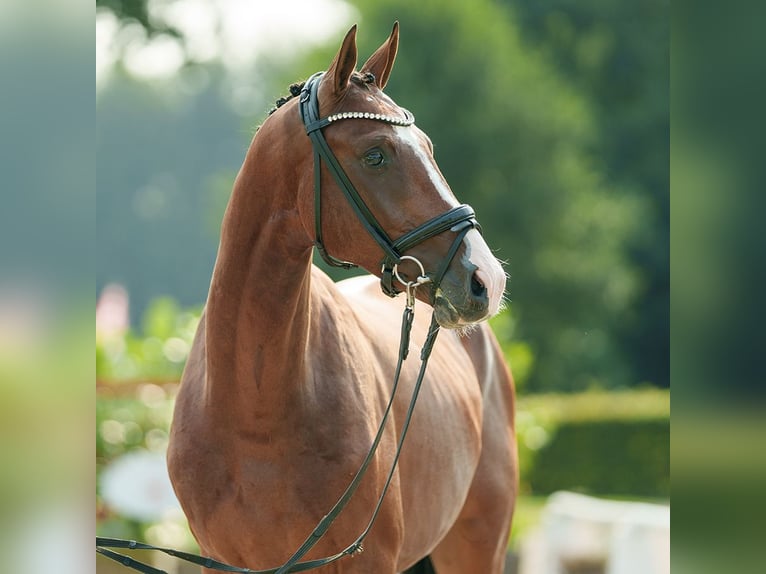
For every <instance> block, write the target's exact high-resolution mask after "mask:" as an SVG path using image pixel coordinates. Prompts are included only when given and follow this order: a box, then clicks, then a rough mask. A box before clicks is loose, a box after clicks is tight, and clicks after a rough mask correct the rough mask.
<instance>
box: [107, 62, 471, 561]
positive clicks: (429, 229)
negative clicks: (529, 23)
mask: <svg viewBox="0 0 766 574" xmlns="http://www.w3.org/2000/svg"><path fill="white" fill-rule="evenodd" d="M323 74H324V72H319V73H317V74H314V75H313V76H311V78H309V80H308V81H307V82H306V84H305V85H304V87H303V90H302V92H301V97H300V101H299V104H300V114H301V118H302V119H303V123H304V126H305V128H306V133H307V134H308V136H309V138H311V143H312V147H313V150H314V197H315V231H316V241H315V245H316V247H317V249H318V251H319V253H320V254H321V255H322V257H323V258H324V260H325V261H326V262H327V263H328V264H329V265H332V266H334V267H342V268H344V269H350V268H352V267H356V264H354V263H351V262H348V261H342V260H340V259H337V258H335V257H333V256H332V255H330V254H329V253H328V252H327V249H326V247H325V245H324V242H323V240H322V224H321V163H322V160H324V163H325V164H326V165H327V167H328V169H329V170H330V172H331V173H332V175H333V178H334V179H335V181H336V183H337V184H338V186H339V187H340V189H341V190H342V191H343V193H344V195H345V196H346V198H347V199H348V201H349V203H350V204H351V206H352V207H353V209H354V211H355V213H356V215H357V216H358V217H359V220H360V221H361V222H362V224H363V225H364V227H365V229H366V230H367V232H368V233H369V234H370V235H371V236H372V237H373V239H375V241H376V242H377V243H378V244H379V245H380V247H381V248H382V249H383V253H384V258H383V261H382V263H381V265H382V272H381V289H382V290H383V292H384V293H385V294H386V295H388V296H389V297H395V296H396V295H398V294H399V293H401V291H400V290H398V289H397V288H396V287H394V285H393V281H394V279H397V280H398V281H399V282H400V283H402V284H403V285H404V287H405V291H406V295H407V297H406V299H407V301H406V305H405V309H404V314H403V316H402V329H401V336H400V341H399V356H398V359H397V364H396V371H395V374H394V381H393V385H392V388H391V397H390V398H389V400H388V404H387V405H386V409H385V411H384V412H383V417H382V419H381V421H380V426H379V427H378V431H377V433H376V435H375V438H374V440H373V442H372V445H371V446H370V450H369V451H368V453H367V455H366V456H365V458H364V460H363V461H362V464H361V465H360V467H359V470H357V472H356V474H355V475H354V478H353V479H352V480H351V482H350V483H349V485H348V486H347V487H346V490H345V491H344V492H343V494H342V495H341V496H340V498H339V499H338V501H337V502H336V503H335V504H334V505H333V507H332V508H331V509H330V510H329V511H328V513H327V514H326V515H325V516H324V517H323V518H322V519H321V520H320V521H319V523H318V524H317V526H316V527H315V528H314V530H313V531H312V532H311V534H309V536H308V537H307V538H306V540H305V541H304V542H303V544H301V546H300V547H299V548H298V549H297V550H296V551H295V552H294V553H293V555H292V556H291V557H290V558H289V559H288V560H287V561H286V562H285V563H284V564H283V565H281V566H279V567H276V568H269V569H267V570H251V569H249V568H240V567H236V566H231V565H229V564H225V563H223V562H220V561H217V560H214V559H212V558H208V557H204V556H199V555H197V554H192V553H189V552H181V551H179V550H173V549H171V548H162V547H158V546H152V545H150V544H145V543H142V542H136V541H134V540H123V539H119V538H105V537H96V552H98V553H100V554H102V555H104V556H106V557H107V558H110V559H112V560H115V561H116V562H119V563H121V564H123V565H124V566H126V567H128V568H133V569H134V570H137V571H139V572H142V573H144V574H167V573H166V572H165V571H164V570H160V569H158V568H154V567H153V566H149V565H148V564H144V563H143V562H139V561H138V560H136V559H134V558H132V557H130V556H126V555H124V554H119V553H117V552H114V551H113V550H110V548H122V549H135V550H157V551H159V552H163V553H165V554H168V555H170V556H174V557H176V558H179V559H181V560H184V561H187V562H191V563H194V564H197V565H199V566H203V567H205V568H209V569H213V570H220V571H223V572H233V573H237V574H287V573H288V572H303V571H306V570H312V569H314V568H319V567H321V566H325V565H327V564H330V563H332V562H335V561H336V560H339V559H341V558H343V557H344V556H352V555H355V554H358V553H361V552H363V550H364V547H363V545H362V542H363V541H364V539H365V538H366V536H367V535H368V534H369V532H370V529H371V528H372V526H373V524H374V522H375V519H376V518H377V516H378V512H379V511H380V508H381V506H382V505H383V499H384V498H385V496H386V493H387V492H388V488H389V486H390V484H391V481H392V479H393V476H394V472H395V471H396V467H397V463H398V461H399V456H400V454H401V450H402V447H403V445H404V439H405V437H406V436H407V431H408V429H409V426H410V421H411V419H412V414H413V412H414V409H415V403H416V402H417V398H418V395H419V393H420V388H421V386H422V384H423V378H424V376H425V372H426V366H427V364H428V359H429V357H430V355H431V351H432V349H433V346H434V343H435V342H436V337H437V335H438V334H439V324H438V323H437V322H436V319H435V317H434V316H433V315H432V317H431V324H430V327H429V329H428V334H427V336H426V340H425V342H424V344H423V347H422V348H421V352H420V360H421V364H420V371H419V373H418V378H417V380H416V381H415V385H414V387H413V391H412V398H411V399H410V404H409V406H408V408H407V413H406V415H405V418H404V421H403V423H402V430H401V435H400V437H399V441H398V443H397V447H396V452H395V454H394V459H393V462H392V463H391V468H390V470H389V473H388V475H387V478H386V482H385V484H384V486H383V489H382V491H381V494H380V496H379V498H378V501H377V503H376V505H375V508H374V509H373V512H372V515H371V518H370V520H369V522H368V523H367V526H366V527H365V528H364V530H363V531H362V533H361V534H360V535H359V536H358V537H357V538H356V539H355V540H354V542H352V543H351V544H350V545H348V546H347V547H346V548H344V549H343V550H341V551H340V552H338V553H337V554H334V555H332V556H327V557H325V558H318V559H314V560H306V561H303V562H301V561H300V560H301V558H303V556H305V555H306V553H308V552H309V550H311V549H312V548H313V547H314V546H315V545H316V544H317V542H319V540H320V539H321V538H322V536H323V535H324V534H325V532H327V530H328V528H329V527H330V525H331V524H332V523H333V521H334V520H335V519H336V518H337V517H338V515H340V513H341V512H342V511H343V509H344V508H345V507H346V505H347V504H348V502H349V501H350V500H351V498H352V497H353V495H354V493H355V492H356V490H357V488H358V487H359V484H360V483H361V481H362V478H363V477H364V475H365V473H366V472H367V469H368V467H369V465H370V463H371V462H372V460H373V458H374V455H375V452H376V451H377V448H378V445H379V444H380V441H381V439H382V437H383V433H384V430H385V427H386V423H387V421H388V418H389V415H390V413H391V408H392V406H393V404H394V398H395V397H396V391H397V389H398V387H399V378H400V375H401V369H402V364H403V362H404V360H405V359H406V358H407V355H408V353H409V343H410V332H411V330H412V323H413V320H414V317H415V311H414V306H415V292H416V290H417V288H418V287H420V286H421V285H425V284H429V283H430V284H432V285H433V286H434V289H436V287H438V285H439V284H440V283H441V280H442V278H443V277H444V274H445V273H446V272H447V268H448V267H449V264H450V263H451V261H452V259H454V257H455V254H456V253H457V250H458V249H459V247H460V244H461V243H462V241H463V238H464V237H465V235H466V233H468V231H470V230H471V229H474V228H476V229H480V227H479V224H478V222H477V221H476V217H475V214H474V211H473V209H472V208H471V207H470V206H468V205H459V206H457V207H454V208H452V209H451V210H449V211H447V212H446V213H444V214H442V215H439V216H437V217H434V218H433V219H430V220H429V221H426V222H425V223H423V224H421V225H419V226H418V227H416V228H415V229H413V230H411V231H409V232H407V233H405V234H404V235H403V236H401V237H399V238H398V239H397V240H396V241H392V240H391V239H390V237H389V236H388V234H387V233H386V231H385V230H384V229H383V227H382V226H381V225H380V224H379V223H378V221H377V219H376V218H375V216H374V215H373V213H372V212H371V211H370V210H369V208H368V207H367V206H366V205H365V203H364V201H363V199H362V197H361V196H360V194H359V193H358V192H357V191H356V188H354V186H353V184H352V183H351V181H350V180H349V178H348V176H347V175H346V173H345V172H344V171H343V168H342V167H341V165H340V162H338V160H337V158H336V157H335V155H334V154H333V153H332V150H331V149H330V147H329V146H328V144H327V141H326V140H325V138H324V135H323V134H322V129H323V128H325V127H327V126H328V125H330V124H332V123H334V122H336V121H340V120H346V119H368V120H374V121H382V122H385V123H388V124H392V125H398V126H404V127H408V126H411V125H412V124H413V123H414V122H415V118H414V117H413V116H412V114H411V113H410V112H408V111H407V110H404V109H403V108H402V111H403V112H404V116H405V117H404V118H397V117H394V116H386V115H381V114H373V113H368V112H342V113H338V114H333V115H330V116H327V117H325V118H320V117H319V102H318V98H317V92H318V87H319V82H320V79H321V77H322V75H323ZM446 231H450V232H453V233H456V234H457V235H456V237H455V240H454V241H453V243H452V246H451V247H450V249H449V250H448V252H447V254H446V256H445V258H444V260H443V261H442V264H441V266H440V267H439V269H438V270H437V271H436V273H434V274H432V275H429V274H427V273H426V272H425V269H424V268H423V265H422V264H421V263H420V261H418V260H417V259H416V258H414V257H411V256H409V255H403V253H404V252H405V251H407V250H408V249H411V248H412V247H414V246H415V245H418V244H419V243H422V242H423V241H425V240H427V239H429V238H431V237H434V236H436V235H439V234H440V233H444V232H446ZM404 260H411V261H413V262H414V263H415V264H417V265H418V267H419V269H420V275H419V276H418V277H417V278H416V279H415V280H414V281H405V280H404V279H402V277H401V276H400V275H399V273H398V268H397V266H398V265H399V264H400V263H401V262H402V261H404Z"/></svg>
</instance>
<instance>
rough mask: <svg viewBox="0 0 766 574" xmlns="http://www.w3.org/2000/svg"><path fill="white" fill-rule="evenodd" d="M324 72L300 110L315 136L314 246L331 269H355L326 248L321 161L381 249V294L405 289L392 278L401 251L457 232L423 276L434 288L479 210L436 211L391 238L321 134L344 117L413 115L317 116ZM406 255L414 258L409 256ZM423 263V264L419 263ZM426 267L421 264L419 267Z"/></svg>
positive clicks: (405, 122) (390, 119) (392, 120)
mask: <svg viewBox="0 0 766 574" xmlns="http://www.w3.org/2000/svg"><path fill="white" fill-rule="evenodd" d="M323 75H324V72H318V73H316V74H314V75H313V76H311V77H310V78H309V79H308V81H307V82H306V84H305V85H304V86H303V89H302V90H301V95H300V101H299V104H300V114H301V119H302V120H303V124H304V126H305V127H306V133H307V134H308V136H309V138H311V144H312V147H313V149H314V230H315V236H316V239H315V245H316V248H317V250H318V251H319V253H320V254H321V255H322V258H323V259H324V260H325V261H326V262H327V263H328V264H329V265H332V266H333V267H342V268H344V269H350V268H352V267H356V264H354V263H351V262H349V261H341V260H340V259H337V258H335V257H333V256H332V255H330V254H329V253H328V251H327V248H326V247H325V244H324V240H323V238H322V209H321V202H322V172H321V166H322V160H324V164H325V165H326V166H327V168H328V169H329V170H330V173H331V174H332V176H333V178H334V179H335V182H336V183H337V184H338V187H340V189H341V191H342V192H343V194H344V195H345V196H346V199H347V200H348V202H349V203H350V204H351V207H352V208H353V209H354V212H355V213H356V215H357V217H358V218H359V221H361V222H362V225H363V226H364V228H365V229H366V230H367V233H369V234H370V235H371V236H372V238H373V239H374V240H375V241H376V243H377V244H378V245H380V247H381V249H382V250H383V254H384V256H383V261H382V262H381V277H380V287H381V289H382V290H383V293H385V294H386V295H388V296H389V297H395V296H396V295H398V294H399V293H400V292H401V291H400V290H398V289H397V288H396V287H394V285H393V283H394V278H396V277H397V272H396V271H397V266H398V265H399V264H400V263H401V262H402V258H403V256H404V255H403V254H404V253H405V252H406V251H408V250H409V249H412V248H413V247H415V246H416V245H418V244H420V243H422V242H424V241H425V240H427V239H430V238H431V237H434V236H436V235H439V234H441V233H444V232H445V231H450V232H453V233H456V234H457V236H456V237H455V240H454V241H453V243H452V246H451V247H450V249H449V251H448V252H447V255H446V257H445V259H444V260H443V262H442V265H441V266H440V268H439V269H438V270H437V271H436V273H434V274H433V275H430V276H427V275H425V274H423V275H421V278H423V279H422V281H421V284H422V283H424V282H426V279H427V280H428V282H430V283H431V284H432V285H433V288H434V290H435V289H436V288H437V287H438V286H439V284H440V283H441V280H442V278H443V277H444V274H445V273H446V272H447V268H448V267H449V264H450V262H451V261H452V259H453V258H454V257H455V254H456V253H457V250H458V248H459V247H460V244H461V242H462V241H463V238H464V237H465V235H466V233H468V232H469V231H470V230H471V229H479V230H481V227H480V226H479V223H478V222H477V221H476V214H475V213H474V211H473V208H471V206H470V205H465V204H463V205H459V206H457V207H453V208H452V209H450V210H449V211H447V212H446V213H443V214H441V215H437V216H436V217H434V218H433V219H429V220H428V221H426V222H425V223H423V224H421V225H419V226H418V227H416V228H414V229H412V230H411V231H408V232H407V233H405V234H404V235H402V236H401V237H399V239H397V240H395V241H392V240H391V238H390V237H389V235H388V233H386V230H385V229H383V226H382V225H380V223H379V222H378V220H377V219H376V217H375V215H374V214H373V213H372V211H370V209H369V208H368V207H367V205H366V204H365V203H364V200H363V199H362V197H361V195H360V194H359V192H358V191H357V190H356V188H355V187H354V184H353V183H351V180H350V179H349V178H348V176H347V175H346V172H345V171H344V170H343V167H342V166H341V165H340V162H339V161H338V159H337V158H336V157H335V154H333V152H332V150H331V149H330V146H329V145H328V144H327V140H326V139H325V137H324V134H323V133H322V129H323V128H325V127H327V126H329V125H331V124H332V123H335V122H338V121H342V120H355V119H365V120H373V121H378V122H384V123H387V124H392V125H396V126H403V127H409V126H411V125H412V124H414V123H415V118H414V116H413V115H412V114H411V113H410V112H409V111H407V110H406V109H404V108H401V110H402V112H403V113H404V117H403V118H401V117H396V116H388V115H384V114H376V113H371V112H341V113H337V114H332V115H330V116H327V117H324V118H320V117H319V97H318V92H319V83H320V81H321V79H322V76H323ZM407 258H409V259H412V258H411V257H409V256H407ZM418 264H419V263H418ZM420 267H421V269H422V265H420Z"/></svg>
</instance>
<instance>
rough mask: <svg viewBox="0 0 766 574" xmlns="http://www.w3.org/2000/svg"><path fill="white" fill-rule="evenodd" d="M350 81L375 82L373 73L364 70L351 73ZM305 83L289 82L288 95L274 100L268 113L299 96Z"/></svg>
mask: <svg viewBox="0 0 766 574" xmlns="http://www.w3.org/2000/svg"><path fill="white" fill-rule="evenodd" d="M351 81H353V82H354V83H357V84H373V83H375V74H372V73H370V72H366V73H364V74H359V73H357V72H354V73H353V74H352V75H351ZM305 85H306V82H305V80H304V81H303V82H295V83H294V84H290V87H289V88H288V90H289V91H290V95H288V96H282V97H281V98H279V99H277V101H276V102H274V104H275V105H274V107H273V108H271V109H270V110H269V115H271V114H273V113H274V112H276V111H277V110H278V109H279V108H281V107H282V106H283V105H285V104H286V103H287V102H289V101H290V100H292V99H293V98H294V97H295V96H299V95H300V93H301V90H302V89H303V86H305Z"/></svg>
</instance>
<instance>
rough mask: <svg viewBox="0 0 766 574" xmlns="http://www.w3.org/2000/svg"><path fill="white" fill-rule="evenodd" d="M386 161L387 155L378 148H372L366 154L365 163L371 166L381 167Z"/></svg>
mask: <svg viewBox="0 0 766 574" xmlns="http://www.w3.org/2000/svg"><path fill="white" fill-rule="evenodd" d="M385 161H386V157H385V156H384V155H383V152H382V151H380V150H379V149H377V148H376V149H371V150H370V151H368V152H367V153H366V154H364V163H366V164H367V165H369V166H371V167H380V166H381V165H383V162H385Z"/></svg>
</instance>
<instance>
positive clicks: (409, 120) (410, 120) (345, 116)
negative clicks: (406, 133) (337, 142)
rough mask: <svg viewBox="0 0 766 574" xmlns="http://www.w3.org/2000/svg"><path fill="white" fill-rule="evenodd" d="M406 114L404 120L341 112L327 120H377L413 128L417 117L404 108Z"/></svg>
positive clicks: (364, 113) (381, 115) (367, 113)
mask: <svg viewBox="0 0 766 574" xmlns="http://www.w3.org/2000/svg"><path fill="white" fill-rule="evenodd" d="M402 111H403V112H404V113H405V116H406V117H404V118H395V117H394V116H386V115H384V114H373V113H371V112H341V113H339V114H332V115H331V116H327V117H326V118H325V120H326V121H327V123H328V124H329V123H332V122H334V121H337V120H353V119H360V120H377V121H379V122H386V123H387V124H393V125H395V126H411V125H412V124H414V123H415V117H414V116H413V115H412V114H411V113H410V112H409V111H407V110H405V109H404V108H402Z"/></svg>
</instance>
